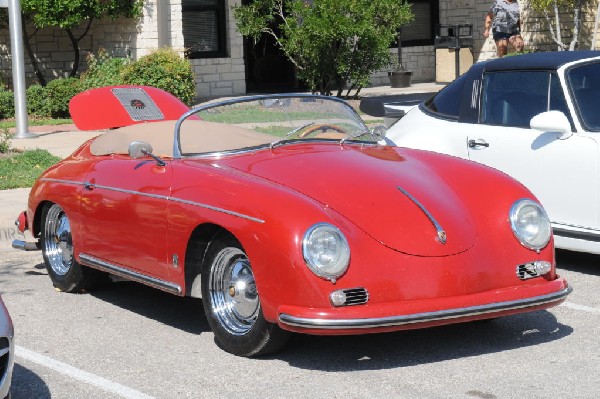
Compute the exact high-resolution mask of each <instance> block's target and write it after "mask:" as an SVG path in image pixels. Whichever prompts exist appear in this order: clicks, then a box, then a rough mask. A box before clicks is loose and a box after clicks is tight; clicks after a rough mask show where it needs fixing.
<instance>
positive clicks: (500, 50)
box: [496, 39, 508, 58]
mask: <svg viewBox="0 0 600 399" xmlns="http://www.w3.org/2000/svg"><path fill="white" fill-rule="evenodd" d="M507 51H508V40H506V39H500V40H496V53H497V54H498V58H500V57H504V56H505V55H506V53H507Z"/></svg>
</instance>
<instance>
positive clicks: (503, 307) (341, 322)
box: [279, 287, 573, 330]
mask: <svg viewBox="0 0 600 399" xmlns="http://www.w3.org/2000/svg"><path fill="white" fill-rule="evenodd" d="M571 291H573V288H572V287H567V288H565V289H563V290H561V291H558V292H554V293H552V294H547V295H542V296H537V297H533V298H526V299H519V300H514V301H507V302H496V303H490V304H486V305H479V306H471V307H466V308H457V309H447V310H440V311H436V312H425V313H415V314H409V315H400V316H390V317H382V318H365V319H308V318H301V317H295V316H292V315H289V314H285V313H281V314H280V315H279V322H280V323H281V324H283V325H288V326H294V327H300V328H306V329H322V330H350V329H362V328H365V329H366V328H381V327H395V326H402V325H406V324H416V323H430V322H436V321H442V320H449V319H459V318H468V317H474V316H479V315H484V314H490V315H491V316H490V317H494V316H493V315H492V314H493V313H499V312H506V311H511V310H516V309H525V308H529V307H535V306H540V305H545V304H549V303H552V302H560V301H563V300H564V299H565V298H566V297H567V295H569V294H570V293H571Z"/></svg>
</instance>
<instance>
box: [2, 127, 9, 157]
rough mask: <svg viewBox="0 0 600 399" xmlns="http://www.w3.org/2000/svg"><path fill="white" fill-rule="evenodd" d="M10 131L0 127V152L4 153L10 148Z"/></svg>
mask: <svg viewBox="0 0 600 399" xmlns="http://www.w3.org/2000/svg"><path fill="white" fill-rule="evenodd" d="M9 140H10V133H8V129H6V128H2V129H0V154H6V153H7V152H8V150H10V141H9Z"/></svg>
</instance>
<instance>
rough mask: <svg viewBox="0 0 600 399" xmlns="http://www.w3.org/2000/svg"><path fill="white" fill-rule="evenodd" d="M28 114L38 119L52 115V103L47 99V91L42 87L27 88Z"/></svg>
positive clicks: (32, 86)
mask: <svg viewBox="0 0 600 399" xmlns="http://www.w3.org/2000/svg"><path fill="white" fill-rule="evenodd" d="M26 94H27V113H28V114H29V115H34V116H37V117H42V118H43V117H49V116H50V115H51V111H50V103H49V101H48V99H47V98H46V89H45V88H44V87H43V86H41V85H31V86H29V87H28V88H27V93H26Z"/></svg>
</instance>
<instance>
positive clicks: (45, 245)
mask: <svg viewBox="0 0 600 399" xmlns="http://www.w3.org/2000/svg"><path fill="white" fill-rule="evenodd" d="M41 233H42V234H41V246H42V255H43V256H44V263H45V264H46V269H47V270H48V275H49V276H50V279H51V280H52V284H53V285H54V286H55V287H56V288H58V289H59V290H61V291H65V292H80V291H82V290H85V289H89V288H91V287H92V286H93V285H94V284H95V283H97V282H99V281H100V279H102V278H103V277H104V274H103V273H102V272H100V271H97V270H94V269H89V268H87V267H83V266H81V265H80V264H79V263H77V261H76V260H75V256H74V252H73V238H72V235H71V222H70V221H69V217H68V216H67V214H66V213H65V211H64V210H63V209H62V208H61V207H60V206H59V205H57V204H48V205H46V206H45V207H44V209H43V211H42V232H41Z"/></svg>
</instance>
